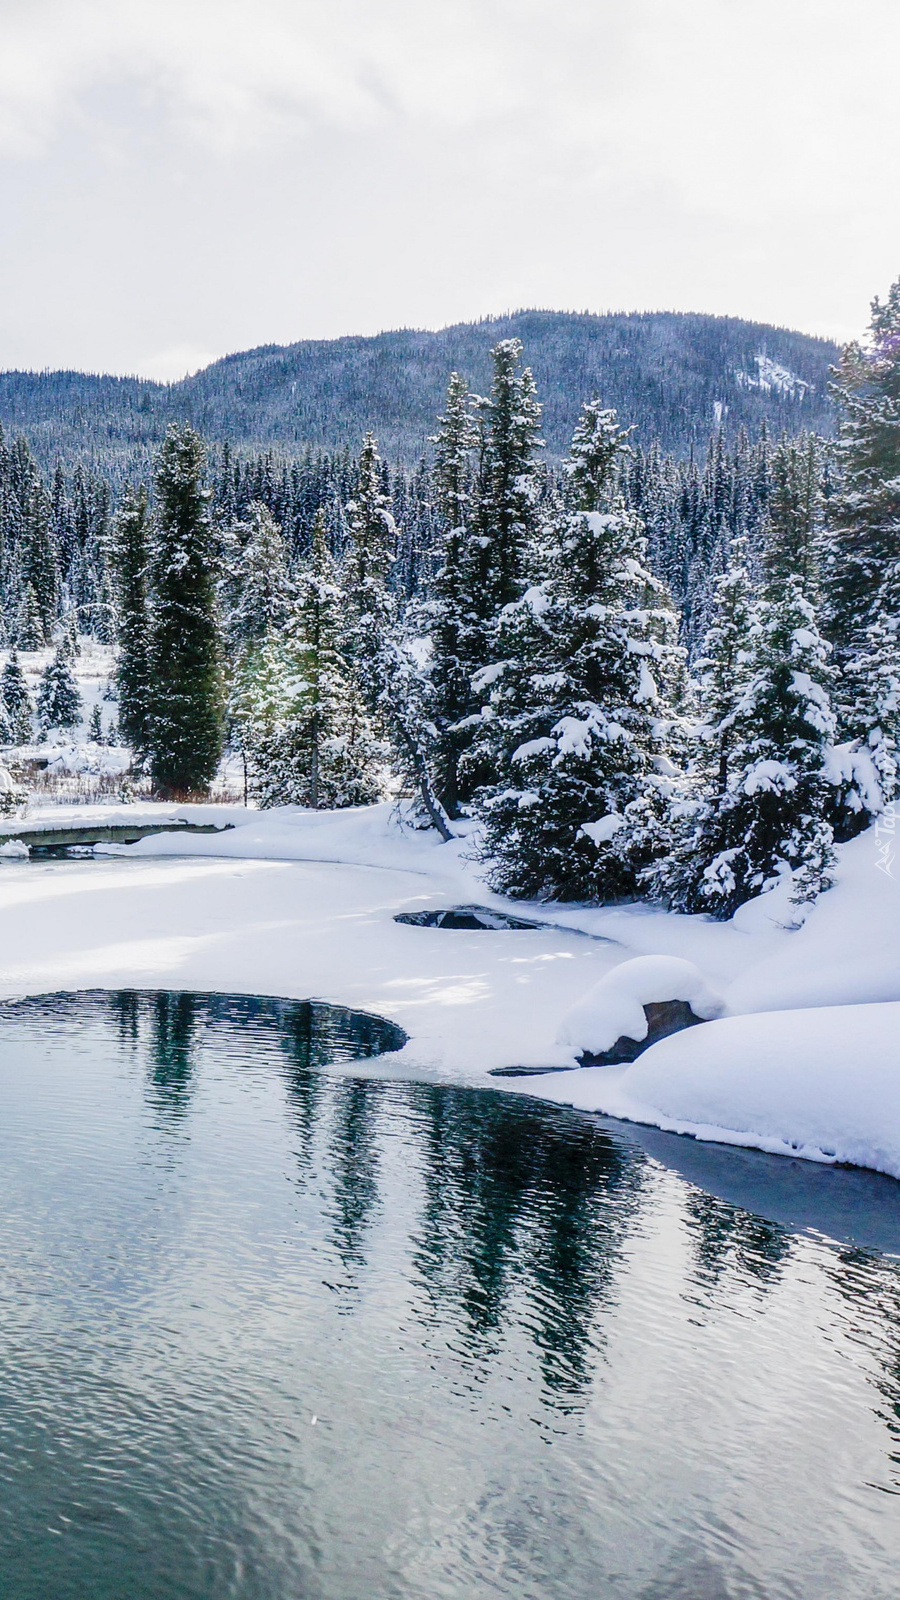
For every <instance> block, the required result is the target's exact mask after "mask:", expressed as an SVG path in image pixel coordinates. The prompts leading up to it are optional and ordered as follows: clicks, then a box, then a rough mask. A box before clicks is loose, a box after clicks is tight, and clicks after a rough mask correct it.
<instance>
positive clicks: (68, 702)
mask: <svg viewBox="0 0 900 1600" xmlns="http://www.w3.org/2000/svg"><path fill="white" fill-rule="evenodd" d="M37 715H38V722H39V724H40V728H41V732H42V733H43V734H45V735H46V734H47V733H48V732H49V730H50V729H51V728H75V727H77V725H78V723H79V722H80V720H81V695H80V694H79V693H78V685H77V683H76V682H75V679H74V677H73V676H72V668H71V667H70V665H69V662H68V658H67V656H66V653H65V651H64V650H63V648H62V646H60V647H59V648H58V649H57V650H56V651H55V653H54V655H53V658H52V660H51V661H49V662H48V664H47V666H46V668H45V670H44V673H43V675H42V677H41V686H40V689H39V690H38V697H37Z"/></svg>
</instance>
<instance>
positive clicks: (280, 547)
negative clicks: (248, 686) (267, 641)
mask: <svg viewBox="0 0 900 1600" xmlns="http://www.w3.org/2000/svg"><path fill="white" fill-rule="evenodd" d="M241 532H243V534H244V537H243V539H242V540H241V547H240V549H239V551H238V553H237V555H236V557H235V559H234V561H233V569H232V574H231V582H232V585H233V587H234V588H235V589H236V591H237V594H236V600H235V604H234V606H233V608H232V610H231V614H230V616H229V618H228V642H229V646H230V648H231V650H232V651H235V650H238V649H239V648H240V647H241V646H242V645H244V644H246V643H247V642H248V641H250V640H260V639H263V638H265V635H266V634H267V633H268V632H269V631H270V630H275V631H277V630H279V629H280V628H283V627H284V625H285V622H286V621H287V617H288V613H289V611H290V603H291V586H290V582H289V579H288V571H287V553H286V551H285V547H284V539H283V537H282V533H281V529H280V527H279V526H278V523H277V522H276V521H275V518H274V517H273V516H272V513H271V512H270V511H269V510H268V508H267V507H266V506H264V505H263V504H262V502H261V501H259V500H254V501H253V502H252V503H251V505H250V507H249V510H248V518H247V524H246V525H245V528H244V529H242V530H241Z"/></svg>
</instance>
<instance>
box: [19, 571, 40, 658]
mask: <svg viewBox="0 0 900 1600" xmlns="http://www.w3.org/2000/svg"><path fill="white" fill-rule="evenodd" d="M15 635H16V644H17V645H18V647H19V649H20V650H42V649H43V648H44V645H45V644H46V642H47V638H46V634H45V631H44V619H43V617H42V615H41V608H40V606H39V605H38V600H37V595H36V594H35V592H34V588H33V586H32V585H31V584H30V583H27V584H26V585H25V588H24V589H23V591H22V599H21V604H20V606H19V614H18V617H17V618H16V625H15Z"/></svg>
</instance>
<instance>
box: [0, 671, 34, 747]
mask: <svg viewBox="0 0 900 1600" xmlns="http://www.w3.org/2000/svg"><path fill="white" fill-rule="evenodd" d="M0 697H2V700H3V705H4V707H5V709H6V712H7V715H8V717H9V722H10V728H11V738H12V742H13V743H14V744H30V743H31V739H32V725H31V696H30V695H29V693H28V685H27V684H26V682H25V674H24V672H23V671H22V666H21V663H20V661H19V655H18V651H17V650H16V649H15V647H13V649H12V650H11V651H10V654H9V660H8V661H7V663H6V666H5V667H4V668H3V676H2V678H0Z"/></svg>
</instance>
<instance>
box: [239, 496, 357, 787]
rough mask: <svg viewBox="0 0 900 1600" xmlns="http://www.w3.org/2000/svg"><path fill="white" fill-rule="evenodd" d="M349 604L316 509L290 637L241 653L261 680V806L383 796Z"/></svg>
mask: <svg viewBox="0 0 900 1600" xmlns="http://www.w3.org/2000/svg"><path fill="white" fill-rule="evenodd" d="M343 607H344V596H343V593H342V590H341V588H340V586H339V584H338V582H337V572H336V568H335V565H334V561H333V559H332V557H331V553H330V551H329V548H328V538H327V530H326V524H325V517H324V514H323V513H322V512H320V513H319V514H318V516H317V517H316V521H315V523H314V526H313V538H312V549H311V552H310V558H309V563H308V565H307V566H306V567H305V568H304V569H302V570H301V571H300V572H299V573H298V575H297V579H296V599H295V601H294V604H293V606H292V608H291V612H290V615H289V619H288V623H287V628H286V631H284V632H282V633H280V634H276V633H275V631H274V630H270V631H269V633H268V634H267V636H266V639H265V641H264V642H263V644H262V646H260V645H259V644H258V643H257V644H254V643H253V642H251V641H248V642H247V643H246V644H245V646H244V659H243V661H242V667H241V679H242V680H243V681H244V682H246V674H247V673H249V674H250V676H251V682H252V677H253V675H254V674H255V678H256V687H255V693H254V690H253V688H252V687H251V688H250V693H249V695H248V696H246V699H245V702H244V703H245V704H246V705H247V707H248V709H249V713H250V715H249V719H248V727H247V732H248V746H249V753H250V761H251V787H252V791H253V793H254V795H255V796H256V798H257V799H258V800H259V801H260V804H262V805H263V806H273V805H303V806H310V807H311V808H313V809H317V808H331V807H337V806H350V805H367V804H371V803H372V802H373V801H374V800H377V799H378V798H379V797H380V792H381V782H382V777H383V773H384V768H385V763H386V758H387V750H386V748H385V747H384V745H383V744H382V743H380V742H379V740H378V739H377V738H376V736H375V733H374V730H373V728H372V724H371V721H370V719H369V717H368V715H367V712H366V708H365V706H364V704H363V700H362V696H361V694H360V692H359V689H358V688H357V685H356V682H355V675H354V671H353V667H352V664H351V663H350V662H349V661H348V659H347V657H346V655H345V654H344V652H343V651H342V649H341V640H342V636H343V633H344V617H343ZM254 657H256V660H255V662H254ZM244 693H245V694H246V690H245V691H244Z"/></svg>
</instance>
